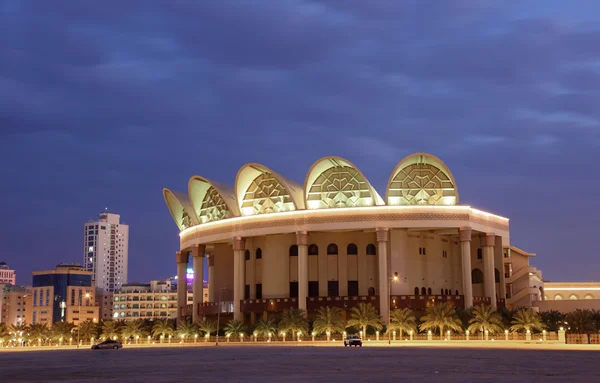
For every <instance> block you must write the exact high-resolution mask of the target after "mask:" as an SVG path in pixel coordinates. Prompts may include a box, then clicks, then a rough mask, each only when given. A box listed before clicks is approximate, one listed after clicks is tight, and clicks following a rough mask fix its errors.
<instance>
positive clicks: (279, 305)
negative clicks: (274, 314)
mask: <svg viewBox="0 0 600 383" xmlns="http://www.w3.org/2000/svg"><path fill="white" fill-rule="evenodd" d="M290 308H298V299H297V298H271V299H244V300H243V301H242V302H241V311H242V312H244V313H261V312H263V311H283V310H286V309H290Z"/></svg>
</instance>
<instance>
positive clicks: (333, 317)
mask: <svg viewBox="0 0 600 383" xmlns="http://www.w3.org/2000/svg"><path fill="white" fill-rule="evenodd" d="M345 329H346V326H345V323H344V319H343V318H342V310H341V309H340V308H337V307H321V308H319V311H317V317H316V318H315V321H314V322H313V331H314V332H315V333H317V334H323V333H325V334H327V340H329V337H330V335H331V334H335V333H342V332H344V330H345Z"/></svg>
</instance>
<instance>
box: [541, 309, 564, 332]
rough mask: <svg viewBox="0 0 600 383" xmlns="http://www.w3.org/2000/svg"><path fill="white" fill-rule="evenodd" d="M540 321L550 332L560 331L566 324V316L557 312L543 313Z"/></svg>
mask: <svg viewBox="0 0 600 383" xmlns="http://www.w3.org/2000/svg"><path fill="white" fill-rule="evenodd" d="M540 319H541V321H542V323H544V326H545V327H546V329H548V331H558V330H559V329H560V328H561V327H564V324H565V314H563V313H561V312H560V311H557V310H550V311H543V312H541V313H540Z"/></svg>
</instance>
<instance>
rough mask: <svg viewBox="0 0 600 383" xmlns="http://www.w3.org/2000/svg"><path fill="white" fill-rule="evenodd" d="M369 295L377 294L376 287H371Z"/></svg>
mask: <svg viewBox="0 0 600 383" xmlns="http://www.w3.org/2000/svg"><path fill="white" fill-rule="evenodd" d="M369 296H370V297H372V296H375V287H369Z"/></svg>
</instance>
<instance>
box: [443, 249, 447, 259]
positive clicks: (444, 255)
mask: <svg viewBox="0 0 600 383" xmlns="http://www.w3.org/2000/svg"><path fill="white" fill-rule="evenodd" d="M442 258H448V252H447V251H446V250H442Z"/></svg>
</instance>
